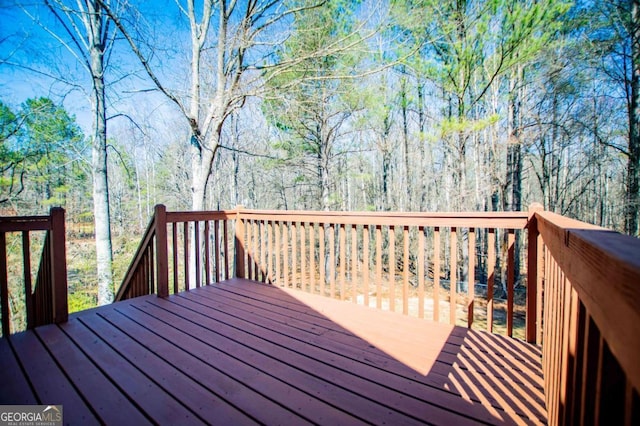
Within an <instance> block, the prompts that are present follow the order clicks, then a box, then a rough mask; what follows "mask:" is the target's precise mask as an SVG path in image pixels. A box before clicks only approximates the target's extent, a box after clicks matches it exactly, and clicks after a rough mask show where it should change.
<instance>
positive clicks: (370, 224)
mask: <svg viewBox="0 0 640 426" xmlns="http://www.w3.org/2000/svg"><path fill="white" fill-rule="evenodd" d="M530 215H531V213H530V212H473V213H468V212H458V213H454V212H446V213H432V212H335V211H334V212H326V211H279V210H247V209H241V208H239V209H238V220H237V225H236V229H242V236H241V237H240V238H239V240H240V241H242V244H241V245H240V246H241V247H242V248H243V253H244V252H246V262H243V265H242V267H240V268H238V271H237V272H236V274H237V276H238V277H241V278H250V279H254V280H258V281H264V282H269V283H275V282H278V284H279V285H283V286H285V287H286V286H291V285H294V286H298V287H300V288H303V289H305V290H307V291H310V292H318V291H319V292H321V293H323V292H324V291H325V290H326V292H327V293H328V295H329V296H330V297H339V298H340V299H342V300H344V299H346V298H350V299H351V300H352V301H353V302H356V300H357V294H356V290H355V286H354V284H353V283H354V282H355V281H357V279H353V278H351V280H350V281H351V283H350V284H348V283H347V281H349V280H347V279H346V277H347V276H349V275H350V276H351V277H358V278H359V279H360V280H362V281H364V284H363V286H362V288H360V287H359V288H358V292H357V293H359V294H360V295H361V296H362V297H363V298H364V304H365V305H369V291H374V292H375V295H376V296H375V299H376V300H375V301H374V300H372V301H371V302H372V303H373V302H375V305H376V307H378V308H382V306H383V303H388V304H389V307H388V308H389V309H390V310H395V309H396V307H398V308H400V307H401V309H402V313H404V314H408V311H409V307H408V305H409V303H410V302H409V300H408V293H409V285H408V282H409V275H410V273H409V270H410V269H412V270H419V271H417V272H416V274H415V275H416V276H417V277H416V278H415V279H416V281H419V282H417V283H415V285H416V286H417V287H418V288H419V290H418V291H419V294H420V295H419V296H418V313H417V314H418V316H419V317H424V316H425V315H424V314H425V307H424V292H425V282H424V281H425V280H424V275H425V271H426V269H425V268H427V265H426V264H425V261H424V256H427V255H426V254H425V247H426V245H428V244H427V243H426V242H425V239H426V238H425V233H426V232H431V233H432V237H433V239H434V242H433V244H431V246H438V247H440V243H441V242H442V243H443V245H444V244H448V247H449V249H450V250H449V251H448V252H447V253H445V254H444V256H445V258H446V256H447V255H448V256H449V259H450V261H451V263H450V265H451V266H450V268H449V274H450V280H449V281H450V283H449V290H448V292H447V293H448V294H447V295H446V296H445V295H442V296H440V295H439V293H440V291H441V290H443V288H441V287H440V285H441V284H442V283H443V282H444V280H441V278H440V273H439V272H438V273H435V272H433V275H434V278H433V280H432V281H433V285H434V290H433V299H434V302H433V306H434V307H433V311H434V312H433V318H434V319H435V320H436V321H439V320H440V304H441V303H442V302H445V299H444V298H443V297H448V299H449V303H448V304H447V305H446V306H448V309H449V318H448V322H449V323H451V324H455V323H456V322H457V321H459V320H460V319H459V318H457V315H456V306H457V305H456V299H457V298H458V297H460V296H463V297H465V299H466V311H467V313H466V323H467V325H468V326H469V327H470V326H471V324H472V323H473V321H474V300H475V296H474V285H468V288H467V291H466V294H462V293H460V292H458V291H457V290H456V287H457V281H456V278H457V272H458V267H459V266H461V267H462V268H466V269H468V280H467V281H468V282H473V283H475V275H474V273H475V265H476V263H475V257H476V254H477V253H478V252H477V251H476V235H478V236H480V232H481V231H482V232H485V235H486V239H488V240H491V242H490V243H488V242H486V241H485V242H486V245H488V247H489V251H490V253H489V255H488V257H489V258H491V259H494V258H495V253H496V251H495V245H494V241H493V240H494V239H495V238H496V236H497V233H496V232H497V231H499V232H503V233H504V238H505V242H504V245H503V246H504V247H505V253H504V255H505V257H506V262H507V265H506V266H507V267H506V268H505V269H506V272H507V275H508V277H506V281H507V282H506V286H507V307H506V309H505V311H506V318H507V319H506V333H507V334H508V335H512V332H513V328H514V287H515V277H514V272H515V267H514V265H515V259H516V257H517V256H518V255H519V254H518V253H516V252H515V246H516V244H515V241H516V235H515V232H516V231H524V230H526V229H527V227H528V223H529V217H530ZM239 225H242V227H241V228H240V226H239ZM320 228H324V229H325V232H320ZM383 229H384V230H383ZM427 230H428V231H427ZM445 232H448V235H449V238H448V239H447V238H446V237H447V234H445ZM325 234H326V235H325ZM396 234H397V235H396ZM281 235H282V238H281V237H280V236H281ZM285 235H286V237H285ZM460 235H463V236H464V238H458V237H459V236H460ZM507 236H508V241H506V240H507ZM441 237H442V238H441ZM325 239H326V240H327V241H325ZM459 239H460V241H462V243H463V244H464V246H463V247H461V251H463V254H462V257H461V259H462V262H460V263H457V259H458V253H457V245H458V240H459ZM396 240H397V241H398V242H399V243H400V244H401V245H402V250H400V247H401V246H400V245H399V246H398V247H397V248H396V246H395V243H396ZM317 243H318V244H319V247H318V244H317ZM370 243H372V249H371V250H369V247H368V246H369V244H370ZM374 243H375V244H374ZM388 245H390V246H389V247H387V246H388ZM347 246H348V247H347ZM410 247H411V249H410ZM507 247H508V253H507V250H506V248H507ZM360 250H366V254H362V253H360V252H359V251H360ZM430 250H431V251H432V252H433V256H432V257H433V259H434V260H433V262H434V265H433V268H432V269H433V270H434V271H436V270H437V271H440V267H441V266H442V267H443V269H442V271H443V272H444V271H445V268H444V266H445V265H444V263H443V262H441V261H440V260H441V259H440V256H441V253H440V250H437V251H434V250H433V248H432V247H431V248H430ZM464 250H466V251H467V252H468V255H467V256H466V258H465V256H464ZM492 250H493V251H492ZM318 251H320V252H322V253H324V256H322V255H320V254H319V252H318ZM413 251H418V252H419V253H420V255H418V256H417V260H414V259H412V256H413ZM374 252H375V256H374ZM396 252H397V255H396ZM243 257H244V256H240V258H243ZM363 257H366V258H367V259H368V260H367V261H366V262H365V261H363V260H362V258H363ZM374 257H375V258H374ZM316 258H318V262H316V260H315V259H316ZM396 262H397V263H398V264H397V267H396ZM319 263H323V264H324V265H325V268H327V270H326V271H325V268H323V267H321V266H320V265H319ZM370 263H371V264H374V265H375V270H373V271H370V270H369V269H368V267H369V264H370ZM326 265H329V266H326ZM494 267H495V263H494V262H493V261H492V260H490V261H488V265H487V268H486V269H487V271H490V272H488V278H487V280H488V297H487V299H488V303H487V313H486V318H487V329H488V330H489V331H492V330H493V309H494V298H493V290H494V280H495V275H494ZM451 271H453V273H451ZM396 272H398V273H401V274H402V276H401V277H399V281H401V285H398V286H397V287H398V291H399V292H400V294H401V300H400V301H399V302H398V303H395V295H396V290H395V287H396V284H393V285H392V284H391V282H394V283H395V278H393V279H392V278H391V277H396ZM290 276H293V278H291V277H290ZM383 276H386V277H387V279H386V280H387V281H389V280H390V282H389V283H388V285H386V286H385V284H383V282H384V281H385V279H383ZM297 277H300V279H298V278H297ZM292 281H299V282H296V283H292ZM369 281H371V284H372V286H371V287H369ZM374 281H375V282H374ZM318 282H323V283H326V282H328V287H329V288H327V289H325V288H324V287H325V285H321V286H319V285H318ZM535 283H536V282H535V280H534V285H533V286H532V287H533V294H534V295H535V294H536V291H537V290H536V288H535ZM349 285H351V291H349V290H348V288H347V287H348V286H349ZM387 289H388V290H390V291H391V294H390V296H389V297H388V298H387V302H383V301H382V300H381V297H380V294H381V292H382V291H385V290H387ZM534 299H535V296H534ZM441 300H442V302H441ZM361 302H362V301H361ZM534 309H535V304H534ZM537 320H538V318H536V317H535V316H534V317H529V316H527V318H526V320H525V321H527V323H529V322H530V323H531V325H527V327H526V329H527V330H529V329H531V330H534V333H532V337H531V338H529V337H528V336H527V338H528V340H529V341H531V340H535V330H536V321H537Z"/></svg>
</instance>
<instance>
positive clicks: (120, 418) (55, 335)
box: [36, 325, 151, 425]
mask: <svg viewBox="0 0 640 426" xmlns="http://www.w3.org/2000/svg"><path fill="white" fill-rule="evenodd" d="M36 333H37V334H38V336H39V337H40V339H42V342H43V343H44V345H46V347H47V350H48V351H49V352H50V353H51V354H52V356H53V357H54V358H55V360H56V362H57V363H58V365H59V366H60V367H61V369H62V370H63V371H64V374H65V375H66V376H67V377H68V378H69V380H70V381H71V382H72V383H73V385H74V386H75V387H76V389H78V391H79V392H80V393H81V394H82V397H83V399H84V400H85V401H87V403H88V404H89V405H90V407H91V410H92V411H93V412H94V413H95V414H96V415H97V416H98V418H99V420H100V422H103V423H105V424H136V425H138V424H140V425H142V424H150V423H151V422H150V420H149V419H148V418H147V417H145V415H144V414H143V413H141V412H140V410H139V409H138V408H137V407H136V406H135V404H134V403H132V402H131V401H130V400H129V399H127V398H126V396H125V395H123V394H122V392H120V390H119V389H118V388H117V387H116V386H115V385H114V384H113V383H112V382H111V381H110V380H109V378H108V377H106V376H105V375H104V374H103V373H102V372H101V371H100V370H99V369H98V368H97V367H96V366H95V365H94V364H93V363H92V362H91V360H90V359H88V358H87V357H86V356H85V355H84V353H82V351H80V349H78V347H77V346H76V345H74V344H73V343H72V342H70V341H69V338H68V337H67V336H66V335H65V334H64V333H63V332H62V331H61V330H60V329H59V328H58V327H56V326H53V325H49V326H44V327H39V328H38V329H37V330H36ZM115 407H117V409H114V408H115ZM66 414H67V411H65V416H66Z"/></svg>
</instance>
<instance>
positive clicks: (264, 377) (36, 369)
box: [0, 279, 546, 425]
mask: <svg viewBox="0 0 640 426" xmlns="http://www.w3.org/2000/svg"><path fill="white" fill-rule="evenodd" d="M540 356H541V353H540V349H539V348H538V347H536V346H533V345H530V344H527V343H523V342H520V341H517V340H514V339H510V338H506V337H501V336H496V335H491V334H488V333H485V332H478V331H469V330H468V329H465V328H460V327H451V326H448V325H444V324H436V323H431V322H428V321H425V320H419V319H415V318H410V317H406V316H402V315H399V314H394V313H390V312H383V311H378V310H374V309H369V308H365V307H362V306H356V305H353V304H351V303H348V302H340V301H336V300H331V299H329V298H325V297H322V296H318V295H310V294H307V293H303V292H299V291H296V290H287V289H281V288H278V287H275V286H269V285H265V284H258V283H255V282H252V281H247V280H240V279H234V280H229V281H226V282H223V283H220V284H216V285H211V286H205V287H201V288H199V289H196V290H191V291H189V292H183V293H179V294H176V295H173V296H170V297H169V298H167V299H163V298H159V297H157V296H144V297H138V298H134V299H131V300H127V301H124V302H118V303H115V304H113V305H109V306H105V307H101V308H96V309H93V310H90V311H85V312H82V313H79V314H76V315H72V316H71V317H70V319H69V321H68V322H66V323H63V324H60V325H47V326H41V327H38V328H36V329H35V330H33V331H27V332H24V333H19V334H15V335H12V336H11V337H10V339H6V338H3V339H0V372H1V373H0V376H1V379H0V404H34V403H40V404H63V406H64V415H65V421H66V422H68V423H71V424H83V425H84V424H98V423H106V424H118V425H120V424H136V425H138V424H146V423H161V424H197V423H215V424H234V425H235V424H249V423H264V424H286V425H294V424H296V425H297V424H305V423H315V424H358V423H370V424H390V425H397V424H417V423H428V424H447V425H459V424H477V423H488V424H502V423H508V424H510V423H527V424H532V423H533V424H540V423H545V422H546V410H545V404H544V395H543V390H542V387H543V381H542V371H541V364H540Z"/></svg>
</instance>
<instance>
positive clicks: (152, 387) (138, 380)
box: [61, 298, 203, 424]
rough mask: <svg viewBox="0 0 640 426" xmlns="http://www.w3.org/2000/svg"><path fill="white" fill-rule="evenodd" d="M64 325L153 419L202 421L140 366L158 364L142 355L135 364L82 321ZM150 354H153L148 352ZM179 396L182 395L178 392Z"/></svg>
mask: <svg viewBox="0 0 640 426" xmlns="http://www.w3.org/2000/svg"><path fill="white" fill-rule="evenodd" d="M155 299H158V300H164V299H160V298H155ZM88 317H90V315H86V316H83V317H82V318H84V319H85V320H86V319H87V318H88ZM61 328H62V330H63V331H64V332H65V333H66V334H67V335H68V336H69V337H70V338H71V339H72V340H73V341H74V342H75V344H76V345H78V347H79V348H80V349H81V350H82V351H83V352H84V353H85V354H86V355H87V357H89V358H91V360H92V362H93V363H95V364H96V366H98V368H100V369H101V370H102V371H103V372H104V374H106V375H108V376H109V377H110V379H111V380H112V381H113V383H114V384H115V385H116V386H118V388H119V389H121V391H122V392H123V393H124V394H126V395H127V397H128V398H131V399H133V400H134V401H135V402H136V403H137V405H138V406H139V407H140V409H141V410H143V411H144V412H145V413H146V414H147V416H149V417H150V418H151V420H152V421H154V422H158V423H165V424H166V423H173V424H186V423H194V424H198V423H203V421H202V420H201V419H199V418H198V417H197V416H196V415H195V414H194V413H193V412H191V411H190V410H188V409H187V408H185V406H184V405H182V403H181V402H179V401H177V400H176V399H175V398H174V396H172V395H170V394H169V393H167V392H166V391H165V390H164V389H162V387H161V386H160V385H159V384H158V383H157V382H155V381H153V380H152V379H151V378H150V377H148V376H147V375H146V374H145V373H143V371H141V370H140V368H142V369H143V370H145V369H146V368H147V367H149V366H150V365H155V363H152V362H151V361H150V360H148V359H146V358H144V357H143V358H141V359H139V361H140V362H139V363H136V364H132V363H131V362H130V361H129V360H128V359H126V358H125V357H123V355H121V354H120V353H119V352H116V351H115V350H114V349H113V347H112V346H111V345H112V344H113V343H111V342H109V344H108V343H107V342H106V341H105V340H103V339H101V338H98V337H97V336H96V335H95V334H94V333H93V332H92V331H90V330H89V329H88V328H87V327H86V326H85V325H84V324H82V323H81V322H79V321H70V322H68V323H65V324H63V325H61ZM118 343H119V342H118ZM116 347H117V346H116ZM117 349H118V350H119V351H122V350H124V349H125V348H122V347H117ZM147 355H151V354H150V353H147ZM132 361H133V360H132ZM165 372H166V371H165ZM165 380H166V379H165ZM176 396H177V397H179V395H176ZM65 407H66V405H65Z"/></svg>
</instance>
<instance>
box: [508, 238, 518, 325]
mask: <svg viewBox="0 0 640 426" xmlns="http://www.w3.org/2000/svg"><path fill="white" fill-rule="evenodd" d="M507 241H508V243H507V245H508V254H507V336H509V337H511V336H512V335H513V296H514V287H515V270H516V266H515V265H516V235H515V231H514V230H513V229H509V230H508V236H507Z"/></svg>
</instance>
